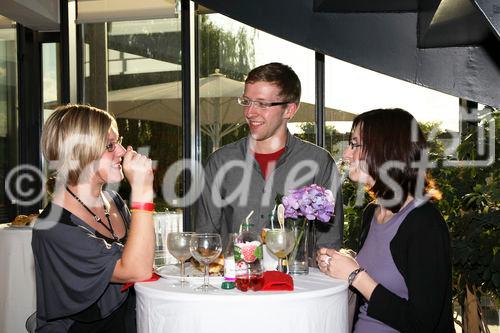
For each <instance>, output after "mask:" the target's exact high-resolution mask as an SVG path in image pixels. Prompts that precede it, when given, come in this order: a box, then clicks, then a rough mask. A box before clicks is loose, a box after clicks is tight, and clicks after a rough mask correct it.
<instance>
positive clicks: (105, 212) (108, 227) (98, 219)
mask: <svg viewBox="0 0 500 333" xmlns="http://www.w3.org/2000/svg"><path fill="white" fill-rule="evenodd" d="M66 191H68V193H69V194H71V196H72V197H73V198H75V200H76V201H78V202H79V203H80V204H81V205H82V206H83V208H85V209H86V210H87V212H89V213H90V214H91V215H92V217H93V218H94V220H95V221H96V222H97V223H99V224H100V225H102V226H103V227H104V228H106V230H108V231H109V233H110V234H111V235H112V236H113V240H114V241H115V242H117V243H120V244H121V242H120V239H119V238H118V236H117V235H116V234H115V230H114V229H113V224H111V220H110V218H109V208H107V207H106V205H105V204H104V199H102V192H101V199H102V202H103V204H102V207H103V208H104V215H105V216H106V220H108V224H109V226H107V225H106V224H105V223H104V222H102V220H101V218H100V217H99V216H97V215H96V214H95V213H94V212H93V211H92V210H91V209H90V208H89V207H87V205H86V204H84V203H83V201H82V200H81V199H80V198H79V197H77V196H76V194H75V193H73V192H72V191H71V190H70V189H69V187H68V186H66Z"/></svg>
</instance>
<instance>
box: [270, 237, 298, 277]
mask: <svg viewBox="0 0 500 333" xmlns="http://www.w3.org/2000/svg"><path fill="white" fill-rule="evenodd" d="M294 243H295V237H294V235H293V230H290V229H271V230H268V231H267V233H266V245H267V248H268V249H269V250H270V251H271V252H272V253H273V254H274V255H275V256H276V257H278V271H280V272H283V259H286V256H287V255H288V254H290V252H292V249H293V245H294Z"/></svg>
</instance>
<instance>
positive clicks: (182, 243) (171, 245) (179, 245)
mask: <svg viewBox="0 0 500 333" xmlns="http://www.w3.org/2000/svg"><path fill="white" fill-rule="evenodd" d="M193 234H194V233H193V232H170V233H169V234H168V236H167V249H168V252H170V254H171V255H172V256H174V257H175V258H176V259H177V260H179V262H180V264H181V279H180V284H179V286H180V287H184V286H186V285H187V284H189V283H188V282H187V281H186V272H185V266H184V262H185V261H186V260H188V259H189V258H191V250H190V249H189V245H190V241H191V236H192V235H193ZM174 285H175V286H177V284H174Z"/></svg>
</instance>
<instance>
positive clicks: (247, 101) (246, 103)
mask: <svg viewBox="0 0 500 333" xmlns="http://www.w3.org/2000/svg"><path fill="white" fill-rule="evenodd" d="M288 103H290V102H262V101H252V100H251V99H248V98H245V97H238V104H239V105H241V106H244V107H249V106H250V105H252V104H253V105H254V106H255V107H256V108H259V109H267V108H270V107H271V106H276V105H285V104H288Z"/></svg>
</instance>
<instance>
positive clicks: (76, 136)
mask: <svg viewBox="0 0 500 333" xmlns="http://www.w3.org/2000/svg"><path fill="white" fill-rule="evenodd" d="M111 128H113V129H116V130H118V125H117V123H116V120H115V119H114V118H113V117H112V116H111V115H110V114H109V113H107V112H106V111H104V110H101V109H98V108H95V107H92V106H89V105H78V104H68V105H64V106H60V107H58V108H57V109H56V110H55V111H54V112H53V113H52V114H51V115H50V117H49V118H48V119H47V121H46V122H45V124H44V126H43V130H42V139H41V145H42V147H41V148H42V153H43V156H44V157H45V159H46V160H47V161H48V162H49V163H52V164H51V165H49V169H51V170H53V172H52V175H51V176H52V178H54V177H56V178H58V180H59V181H62V182H63V183H64V184H70V185H76V184H77V183H78V180H79V178H80V176H81V174H82V172H83V171H84V169H85V168H87V167H88V166H89V165H90V164H91V163H92V162H94V161H97V160H99V159H100V157H101V156H102V154H103V152H104V151H105V150H106V145H107V144H108V143H109V142H108V133H109V130H110V129H111ZM49 182H50V181H49ZM49 185H50V184H49ZM50 187H51V186H49V190H51V189H50Z"/></svg>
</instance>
